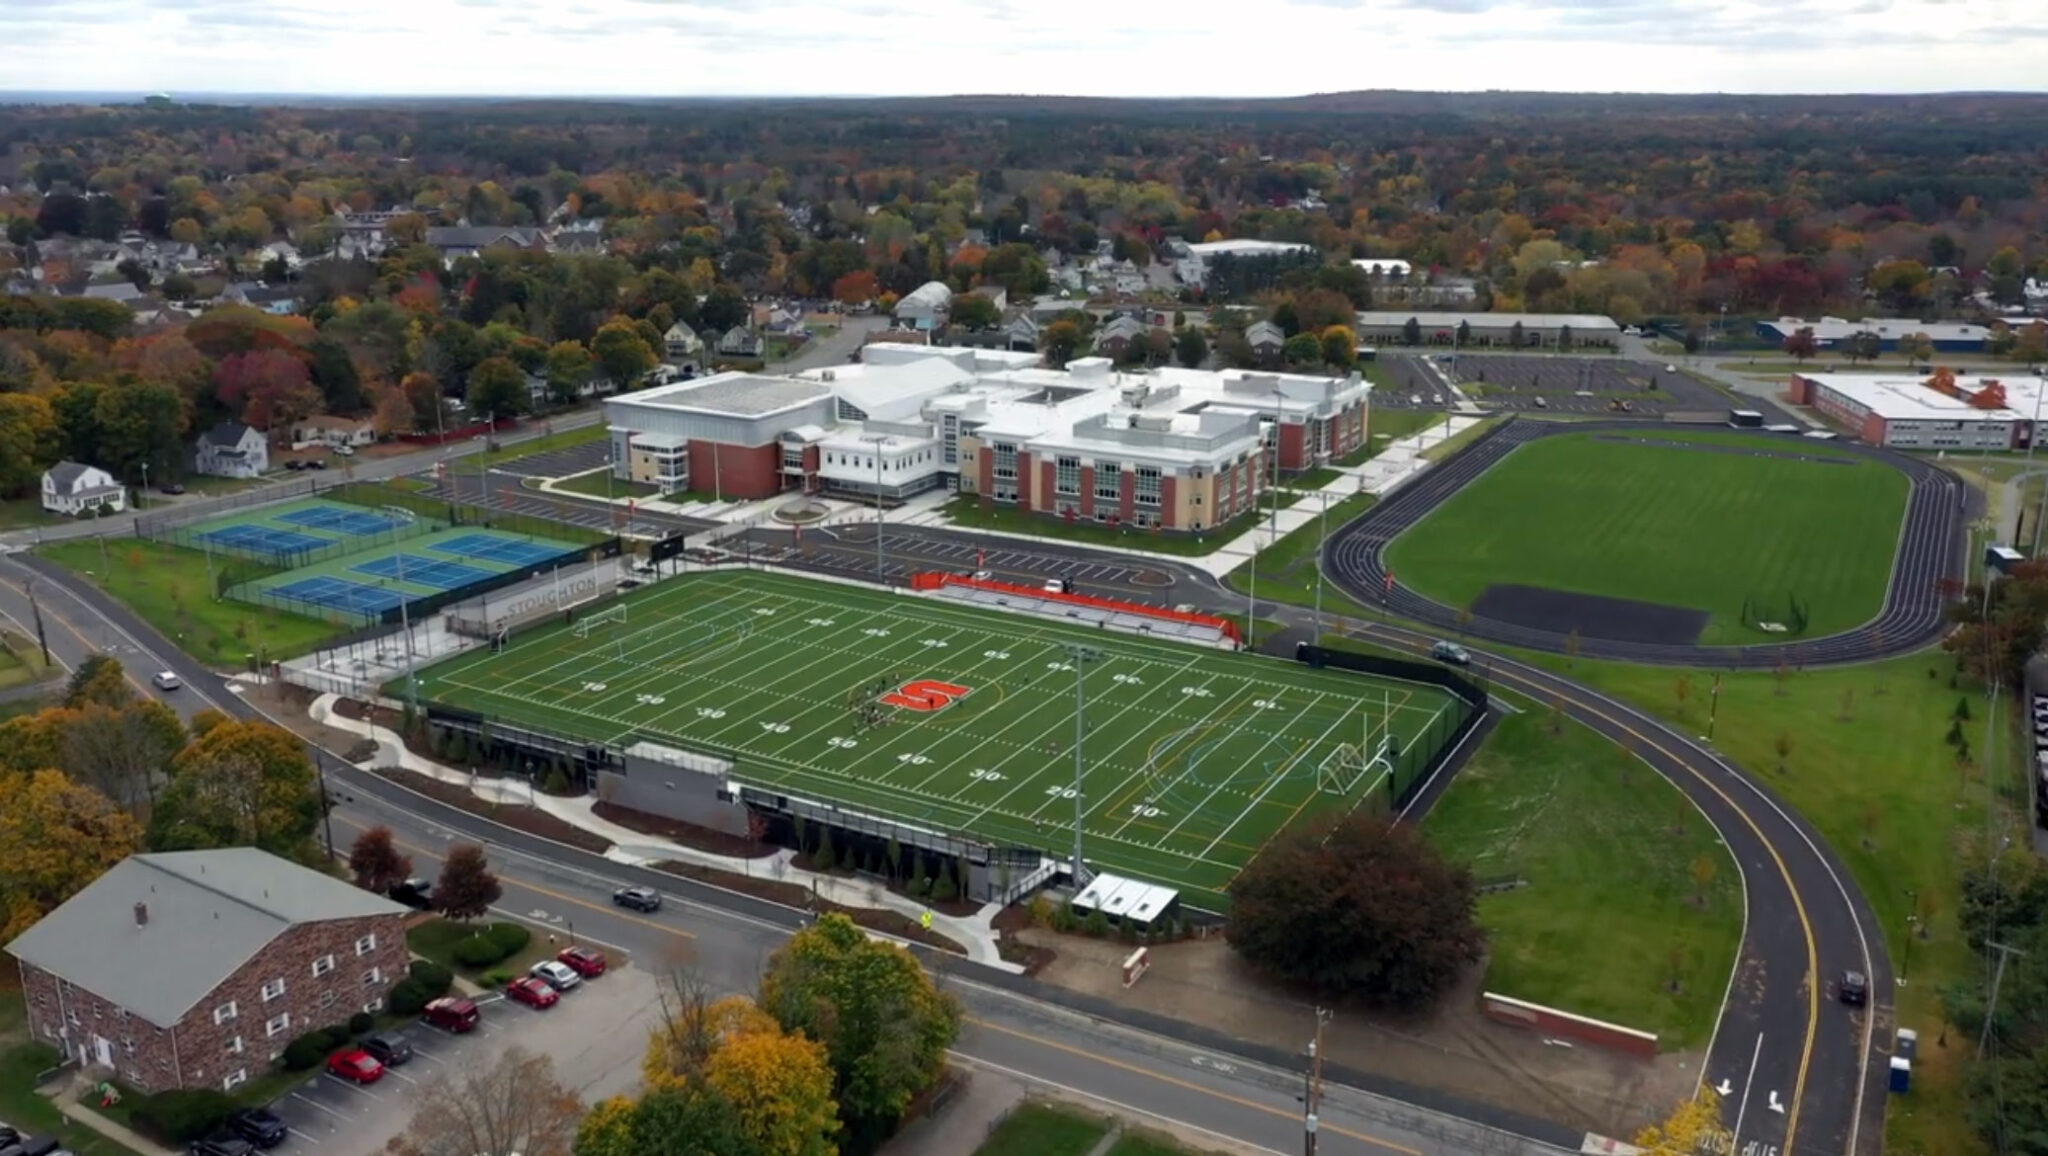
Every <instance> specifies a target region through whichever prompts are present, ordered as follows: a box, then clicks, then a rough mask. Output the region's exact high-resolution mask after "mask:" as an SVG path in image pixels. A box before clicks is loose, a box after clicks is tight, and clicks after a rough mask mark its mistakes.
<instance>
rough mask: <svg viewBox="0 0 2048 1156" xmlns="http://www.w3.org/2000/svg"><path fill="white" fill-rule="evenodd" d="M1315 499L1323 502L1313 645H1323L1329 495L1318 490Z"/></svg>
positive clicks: (1318, 523)
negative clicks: (1324, 550) (1324, 567)
mask: <svg viewBox="0 0 2048 1156" xmlns="http://www.w3.org/2000/svg"><path fill="white" fill-rule="evenodd" d="M1316 496H1317V497H1319V498H1321V499H1322V500H1323V509H1322V512H1321V513H1320V514H1318V515H1316V636H1315V639H1314V644H1315V645H1316V646H1321V645H1322V644H1323V543H1324V542H1326V541H1328V540H1329V537H1330V493H1329V491H1328V490H1319V491H1317V494H1316Z"/></svg>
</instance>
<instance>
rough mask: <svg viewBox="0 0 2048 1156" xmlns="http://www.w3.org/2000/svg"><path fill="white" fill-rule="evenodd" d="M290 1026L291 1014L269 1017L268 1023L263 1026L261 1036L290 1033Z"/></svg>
mask: <svg viewBox="0 0 2048 1156" xmlns="http://www.w3.org/2000/svg"><path fill="white" fill-rule="evenodd" d="M291 1026H292V1013H290V1012H286V1013H284V1014H283V1015H280V1016H273V1017H271V1019H270V1022H269V1023H266V1024H264V1025H263V1034H264V1035H266V1036H274V1035H277V1034H278V1033H279V1032H285V1031H290V1030H291Z"/></svg>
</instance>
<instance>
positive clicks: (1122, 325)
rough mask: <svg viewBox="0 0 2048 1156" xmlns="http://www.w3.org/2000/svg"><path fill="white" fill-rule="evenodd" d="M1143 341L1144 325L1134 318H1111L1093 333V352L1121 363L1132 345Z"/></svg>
mask: <svg viewBox="0 0 2048 1156" xmlns="http://www.w3.org/2000/svg"><path fill="white" fill-rule="evenodd" d="M1144 340H1145V323H1144V322H1142V321H1140V320H1138V319H1137V318H1135V317H1112V318H1110V320H1109V323H1108V324H1106V325H1104V326H1103V327H1102V328H1100V329H1098V330H1096V331H1095V352H1097V353H1099V354H1101V355H1102V356H1104V357H1108V358H1112V359H1114V360H1117V361H1122V360H1123V359H1124V358H1125V357H1126V356H1127V355H1129V354H1130V352H1131V347H1132V346H1133V345H1134V344H1137V343H1139V342H1142V341H1144Z"/></svg>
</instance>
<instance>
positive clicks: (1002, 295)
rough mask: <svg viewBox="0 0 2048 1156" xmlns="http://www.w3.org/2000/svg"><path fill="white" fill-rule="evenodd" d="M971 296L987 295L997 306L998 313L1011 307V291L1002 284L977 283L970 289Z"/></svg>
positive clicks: (969, 294)
mask: <svg viewBox="0 0 2048 1156" xmlns="http://www.w3.org/2000/svg"><path fill="white" fill-rule="evenodd" d="M968 296H970V297H986V298H988V299H989V301H990V303H991V304H993V305H994V306H995V307H996V312H997V313H998V314H1000V313H1002V312H1003V311H1004V310H1006V309H1008V308H1009V307H1010V291H1009V290H1007V289H1005V288H1003V287H1002V286H1001V285H976V286H975V287H974V288H972V289H970V290H968Z"/></svg>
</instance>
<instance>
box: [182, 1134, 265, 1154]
mask: <svg viewBox="0 0 2048 1156" xmlns="http://www.w3.org/2000/svg"><path fill="white" fill-rule="evenodd" d="M255 1151H256V1148H255V1146H254V1145H252V1144H250V1143H249V1142H248V1141H247V1140H237V1139H235V1138H234V1137H233V1136H209V1137H207V1138H206V1139H204V1140H201V1141H199V1142H198V1143H196V1144H194V1145H192V1149H191V1156H251V1154H252V1153H254V1152H255Z"/></svg>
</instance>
